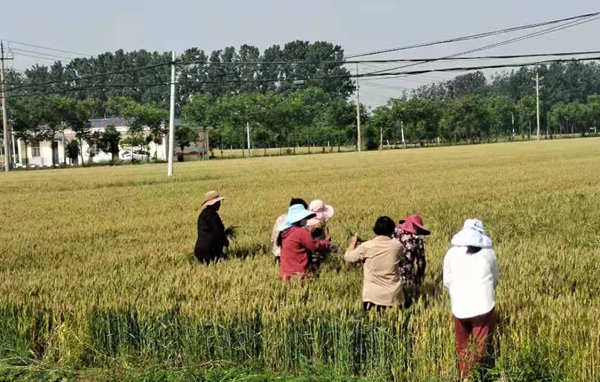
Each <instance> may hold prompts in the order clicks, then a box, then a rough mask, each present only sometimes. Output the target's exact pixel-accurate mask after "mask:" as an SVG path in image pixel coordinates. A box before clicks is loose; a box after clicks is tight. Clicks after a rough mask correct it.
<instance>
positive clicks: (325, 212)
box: [307, 199, 335, 226]
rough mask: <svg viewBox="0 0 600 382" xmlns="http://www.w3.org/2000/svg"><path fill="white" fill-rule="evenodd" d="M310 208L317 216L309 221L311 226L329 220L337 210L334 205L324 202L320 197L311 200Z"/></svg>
mask: <svg viewBox="0 0 600 382" xmlns="http://www.w3.org/2000/svg"><path fill="white" fill-rule="evenodd" d="M308 209H309V210H310V211H312V212H314V213H315V217H314V218H312V219H310V220H309V221H308V223H307V225H309V226H313V225H317V224H320V223H322V222H326V221H328V220H329V219H331V218H332V217H333V213H334V212H335V210H334V209H333V207H332V206H328V205H326V204H325V203H323V201H322V200H318V199H317V200H313V201H312V202H310V204H309V205H308Z"/></svg>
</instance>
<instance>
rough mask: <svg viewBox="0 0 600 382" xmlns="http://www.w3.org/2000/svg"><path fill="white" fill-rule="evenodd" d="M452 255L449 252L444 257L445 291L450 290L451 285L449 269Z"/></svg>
mask: <svg viewBox="0 0 600 382" xmlns="http://www.w3.org/2000/svg"><path fill="white" fill-rule="evenodd" d="M451 257H452V254H451V253H450V251H448V253H447V254H446V257H444V272H443V273H444V287H446V289H450V285H452V281H453V280H452V267H451V261H452V259H451Z"/></svg>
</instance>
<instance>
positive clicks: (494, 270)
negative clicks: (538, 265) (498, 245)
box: [444, 219, 498, 378]
mask: <svg viewBox="0 0 600 382" xmlns="http://www.w3.org/2000/svg"><path fill="white" fill-rule="evenodd" d="M497 285H498V264H497V262H496V253H495V252H494V250H493V249H492V240H491V239H490V238H489V237H488V236H487V234H486V232H485V229H484V228H483V223H482V222H481V221H479V220H475V219H468V220H467V221H465V224H464V226H463V228H462V230H461V231H460V232H459V233H457V234H456V235H454V237H453V238H452V248H450V250H449V251H448V253H446V257H445V258H444V286H445V287H446V288H447V289H448V291H449V292H450V301H451V305H452V314H453V316H454V331H455V336H456V350H457V356H458V368H459V373H460V377H461V378H468V377H470V374H471V369H472V367H473V366H476V365H478V364H480V363H481V362H482V361H483V359H484V357H485V356H486V354H487V353H488V351H490V348H491V342H492V335H493V331H494V327H495V318H494V307H495V306H496V296H495V289H496V286H497ZM470 341H473V342H474V351H472V352H469V342H470Z"/></svg>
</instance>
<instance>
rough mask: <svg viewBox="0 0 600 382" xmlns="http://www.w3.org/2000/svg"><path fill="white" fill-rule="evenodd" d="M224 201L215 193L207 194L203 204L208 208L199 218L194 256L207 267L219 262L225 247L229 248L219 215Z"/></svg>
mask: <svg viewBox="0 0 600 382" xmlns="http://www.w3.org/2000/svg"><path fill="white" fill-rule="evenodd" d="M223 199H224V198H222V197H220V196H219V194H218V193H216V192H215V191H209V192H207V193H206V195H204V203H203V204H202V205H203V206H206V207H205V208H204V210H202V212H201V213H200V216H198V240H196V246H195V248H194V255H195V256H196V259H198V260H199V261H202V262H204V263H205V264H206V265H208V264H210V262H211V261H218V260H219V259H220V258H221V256H222V255H223V247H229V240H228V239H227V233H226V230H225V226H224V225H223V222H222V221H221V218H220V217H219V214H218V211H219V208H220V207H221V201H222V200H223Z"/></svg>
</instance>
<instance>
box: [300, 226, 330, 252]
mask: <svg viewBox="0 0 600 382" xmlns="http://www.w3.org/2000/svg"><path fill="white" fill-rule="evenodd" d="M299 232H300V245H302V247H304V248H305V249H306V250H307V251H310V252H313V253H314V252H318V251H324V250H328V249H329V247H330V245H331V244H330V243H329V242H328V241H326V240H314V239H313V238H312V235H311V233H310V232H309V231H308V230H306V229H304V228H302V229H301V231H299Z"/></svg>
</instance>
